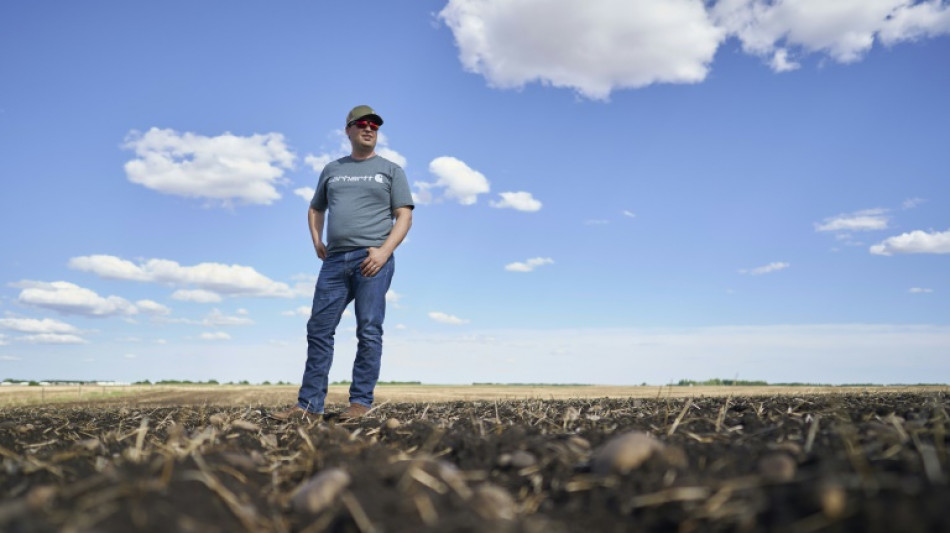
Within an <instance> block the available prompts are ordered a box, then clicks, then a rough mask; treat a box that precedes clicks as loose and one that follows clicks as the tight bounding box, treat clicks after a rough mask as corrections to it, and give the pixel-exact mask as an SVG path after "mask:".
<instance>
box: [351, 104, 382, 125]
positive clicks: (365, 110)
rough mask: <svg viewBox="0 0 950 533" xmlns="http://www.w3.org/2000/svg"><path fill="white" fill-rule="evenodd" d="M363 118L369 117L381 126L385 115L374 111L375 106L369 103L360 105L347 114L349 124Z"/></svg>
mask: <svg viewBox="0 0 950 533" xmlns="http://www.w3.org/2000/svg"><path fill="white" fill-rule="evenodd" d="M361 118H366V119H369V120H371V121H373V122H375V123H377V124H379V125H380V126H382V125H383V117H381V116H379V115H377V114H376V111H373V108H372V107H370V106H368V105H358V106H356V107H354V108H353V109H351V110H350V113H349V114H348V115H346V123H347V124H349V123H350V122H353V121H354V120H359V119H361Z"/></svg>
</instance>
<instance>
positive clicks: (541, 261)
mask: <svg viewBox="0 0 950 533" xmlns="http://www.w3.org/2000/svg"><path fill="white" fill-rule="evenodd" d="M551 264H554V260H553V259H551V258H550V257H535V258H533V259H528V260H527V261H525V262H523V263H522V262H520V261H519V262H514V263H509V264H507V265H505V270H507V271H509V272H531V271H532V270H534V269H536V268H538V267H539V266H542V265H551Z"/></svg>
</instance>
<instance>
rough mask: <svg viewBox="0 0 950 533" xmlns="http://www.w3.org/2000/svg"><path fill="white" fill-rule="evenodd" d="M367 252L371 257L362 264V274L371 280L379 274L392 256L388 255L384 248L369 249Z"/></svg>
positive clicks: (368, 256)
mask: <svg viewBox="0 0 950 533" xmlns="http://www.w3.org/2000/svg"><path fill="white" fill-rule="evenodd" d="M366 250H367V251H368V252H369V255H367V256H366V259H364V260H363V262H362V263H360V272H361V273H362V274H363V275H364V276H366V277H367V278H371V277H373V276H375V275H376V274H378V273H379V269H381V268H383V265H385V264H386V261H389V256H390V255H392V254H389V253H386V252H385V251H384V250H383V249H382V248H367V249H366Z"/></svg>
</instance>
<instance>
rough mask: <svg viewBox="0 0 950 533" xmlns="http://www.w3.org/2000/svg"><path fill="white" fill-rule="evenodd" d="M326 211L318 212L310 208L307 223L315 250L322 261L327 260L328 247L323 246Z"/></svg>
mask: <svg viewBox="0 0 950 533" xmlns="http://www.w3.org/2000/svg"><path fill="white" fill-rule="evenodd" d="M324 215H326V212H325V211H317V210H316V209H314V208H312V207H311V208H310V210H309V211H308V212H307V222H308V225H309V226H310V238H311V239H313V249H314V250H316V251H317V257H319V258H320V260H321V261H323V260H324V259H326V258H327V247H326V246H324V245H323V237H322V235H323V221H324V220H325V218H324Z"/></svg>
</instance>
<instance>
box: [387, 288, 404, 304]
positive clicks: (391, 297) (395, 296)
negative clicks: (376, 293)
mask: <svg viewBox="0 0 950 533" xmlns="http://www.w3.org/2000/svg"><path fill="white" fill-rule="evenodd" d="M403 296H405V294H400V293H398V292H396V291H394V290H392V289H389V290H388V291H386V303H387V304H389V305H392V306H393V307H396V308H399V307H400V305H399V300H401V299H402V297H403Z"/></svg>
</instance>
